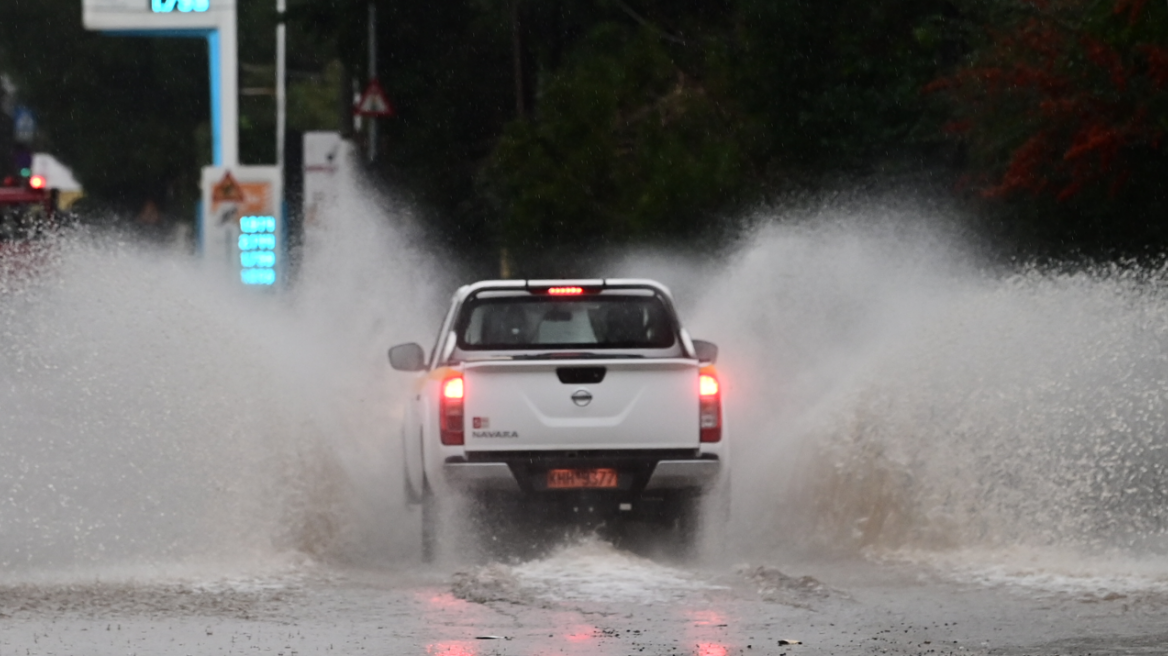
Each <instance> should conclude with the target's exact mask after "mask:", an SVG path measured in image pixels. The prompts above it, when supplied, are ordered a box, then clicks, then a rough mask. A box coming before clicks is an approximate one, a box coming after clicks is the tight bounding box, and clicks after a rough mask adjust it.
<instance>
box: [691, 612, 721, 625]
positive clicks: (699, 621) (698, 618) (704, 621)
mask: <svg viewBox="0 0 1168 656" xmlns="http://www.w3.org/2000/svg"><path fill="white" fill-rule="evenodd" d="M688 615H689V619H690V621H691V622H693V623H694V625H695V626H724V625H725V624H726V617H725V616H723V615H722V614H721V613H719V612H718V611H716V610H696V611H690V612H689V613H688Z"/></svg>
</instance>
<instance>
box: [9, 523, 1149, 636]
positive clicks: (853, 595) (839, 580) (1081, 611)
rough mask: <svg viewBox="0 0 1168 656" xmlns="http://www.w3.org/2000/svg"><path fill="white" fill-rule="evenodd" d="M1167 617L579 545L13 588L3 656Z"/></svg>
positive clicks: (1006, 592)
mask: <svg viewBox="0 0 1168 656" xmlns="http://www.w3.org/2000/svg"><path fill="white" fill-rule="evenodd" d="M1166 602H1168V597H1164V596H1162V595H1160V594H1152V593H1147V594H1140V593H1136V592H1133V591H1131V590H1127V591H1125V592H1123V593H1119V592H1111V593H1108V592H1106V591H1102V590H1087V589H1083V590H1078V591H1075V590H1062V591H1043V590H1039V589H1035V588H1032V587H1024V586H1018V585H1009V584H999V585H987V584H984V583H980V584H975V583H960V582H956V581H953V580H946V579H943V578H941V577H939V576H937V574H936V573H935V572H929V571H927V570H926V569H922V568H920V567H911V566H907V565H886V564H885V565H879V564H873V563H871V562H866V561H858V560H850V561H844V562H818V563H805V564H801V565H791V566H789V567H783V568H781V569H780V568H776V567H773V566H763V565H739V566H736V567H732V568H710V569H702V568H695V567H680V566H676V565H667V564H662V563H657V562H653V561H650V560H647V559H643V558H639V557H637V556H632V555H629V554H624V553H621V552H617V551H616V550H614V549H612V548H611V547H609V546H607V545H603V544H599V545H598V544H585V545H581V546H578V547H574V548H570V549H567V550H566V551H564V552H561V553H559V554H557V555H554V556H551V557H548V558H545V559H543V560H540V561H532V562H529V563H522V564H516V565H510V566H508V565H501V564H493V565H486V566H483V565H480V566H466V567H461V568H459V567H449V566H447V567H441V566H436V567H433V568H420V567H403V568H402V569H401V570H399V571H389V570H386V569H381V570H376V571H366V570H354V569H343V568H336V567H323V566H319V565H311V566H300V567H296V568H294V569H293V570H292V571H288V572H284V573H279V574H275V575H265V576H263V577H252V578H248V577H242V578H240V577H236V578H225V579H220V580H213V581H202V582H199V581H190V580H186V581H181V580H179V581H171V582H159V581H145V582H142V581H139V582H122V583H114V582H95V581H93V580H89V581H87V582H73V583H60V582H58V583H53V584H44V583H42V584H33V583H28V584H22V585H9V586H5V587H2V588H0V654H25V655H26V656H34V655H48V654H121V655H131V654H141V655H145V654H278V655H281V656H291V655H293V654H326V653H336V654H426V655H433V656H491V655H516V656H519V655H537V654H549V655H550V654H565V655H581V656H582V655H585V654H587V655H597V654H599V655H607V654H613V655H617V654H633V655H637V654H650V655H670V656H672V655H690V656H728V655H732V654H733V655H739V654H750V655H754V654H759V655H768V654H769V655H774V656H777V655H781V654H789V655H791V656H796V655H812V654H839V655H852V654H922V655H924V654H1010V655H1020V654H1035V655H1039V654H1041V655H1048V654H1082V655H1085V654H1162V653H1168V603H1166Z"/></svg>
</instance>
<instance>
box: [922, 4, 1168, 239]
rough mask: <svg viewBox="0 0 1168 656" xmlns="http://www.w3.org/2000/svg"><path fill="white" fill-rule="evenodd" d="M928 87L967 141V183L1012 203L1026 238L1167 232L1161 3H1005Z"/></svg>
mask: <svg viewBox="0 0 1168 656" xmlns="http://www.w3.org/2000/svg"><path fill="white" fill-rule="evenodd" d="M929 90H930V91H932V92H934V93H937V94H939V95H940V96H941V97H942V98H944V99H945V100H946V101H947V102H948V105H949V107H950V110H951V112H952V118H951V120H950V121H949V122H948V124H947V126H946V127H947V130H948V132H949V133H950V134H952V135H953V136H954V137H956V138H958V139H960V140H961V141H962V143H964V144H965V145H966V146H967V148H968V149H969V152H970V155H971V158H972V163H973V171H972V172H971V175H970V176H968V179H967V183H968V184H969V185H970V186H971V187H972V188H973V189H974V190H975V191H976V192H978V193H979V194H980V195H982V196H984V197H988V198H994V199H1010V200H1014V201H1015V204H1014V207H1015V209H1020V210H1023V211H1020V212H1018V213H1017V214H1015V215H1014V216H1013V218H1014V220H1016V221H1021V222H1023V223H1024V224H1028V225H1026V226H1023V227H1022V229H1025V230H1027V231H1028V232H1029V233H1030V234H1032V235H1033V236H1036V237H1037V238H1041V239H1044V240H1061V241H1064V242H1065V243H1069V244H1070V245H1072V246H1074V247H1075V248H1081V249H1091V248H1093V247H1096V246H1104V247H1109V248H1122V249H1139V248H1141V247H1143V246H1145V245H1148V244H1155V245H1163V244H1164V243H1165V242H1166V241H1168V221H1166V217H1168V215H1166V214H1165V210H1166V209H1168V196H1166V195H1165V191H1164V190H1163V184H1162V180H1163V179H1164V177H1165V175H1168V158H1166V157H1165V155H1166V153H1165V149H1164V147H1165V144H1164V138H1165V131H1166V130H1168V7H1165V6H1164V5H1163V3H1148V2H1146V1H1145V0H1107V1H1100V0H1013V1H1012V2H1008V3H1005V5H1004V6H1003V9H1002V13H1001V14H1000V15H999V17H998V21H997V23H996V24H995V25H993V26H992V27H990V28H989V29H988V30H987V34H986V39H985V41H984V44H983V45H982V47H980V48H979V49H977V51H976V52H975V54H974V56H973V57H972V58H971V59H970V61H969V62H968V63H967V64H966V65H964V66H962V67H960V68H959V69H958V70H956V71H955V72H953V73H952V74H950V75H947V76H945V77H942V78H940V79H938V80H937V81H935V82H934V83H932V84H931V85H930V86H929ZM1028 201H1029V202H1028ZM1036 210H1037V211H1036ZM1023 212H1027V213H1029V214H1030V215H1031V217H1037V218H1024V217H1023V216H1022V214H1023Z"/></svg>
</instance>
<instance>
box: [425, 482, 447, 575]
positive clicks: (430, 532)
mask: <svg viewBox="0 0 1168 656" xmlns="http://www.w3.org/2000/svg"><path fill="white" fill-rule="evenodd" d="M441 523H442V518H441V513H440V512H439V508H438V498H437V497H436V496H435V495H434V491H433V490H431V489H430V486H429V485H424V486H423V490H422V562H424V563H433V562H434V561H435V560H437V558H438V534H439V530H440V528H441Z"/></svg>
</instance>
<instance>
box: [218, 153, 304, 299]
mask: <svg viewBox="0 0 1168 656" xmlns="http://www.w3.org/2000/svg"><path fill="white" fill-rule="evenodd" d="M202 187H203V215H202V217H200V224H199V235H200V243H201V246H202V251H203V257H204V258H205V259H206V260H209V261H213V262H216V263H221V264H222V265H223V268H224V269H225V270H227V271H231V272H232V273H233V274H234V276H235V278H236V279H237V280H239V281H240V282H241V283H243V284H244V285H249V286H256V287H271V286H273V285H276V284H278V283H279V282H280V278H281V277H282V270H283V264H284V263H283V257H284V255H283V254H284V222H283V207H282V205H283V198H284V190H283V177H282V175H281V171H280V168H279V167H276V166H233V167H221V166H208V167H206V168H204V169H203V181H202Z"/></svg>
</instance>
